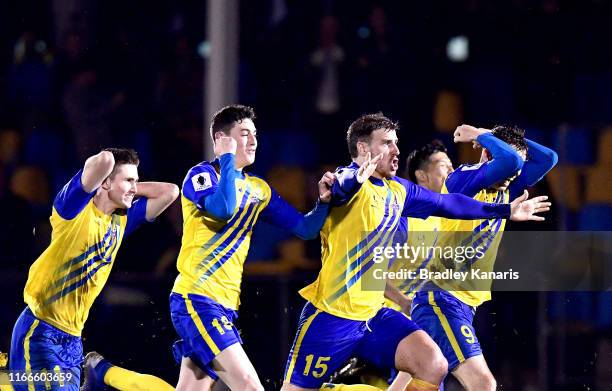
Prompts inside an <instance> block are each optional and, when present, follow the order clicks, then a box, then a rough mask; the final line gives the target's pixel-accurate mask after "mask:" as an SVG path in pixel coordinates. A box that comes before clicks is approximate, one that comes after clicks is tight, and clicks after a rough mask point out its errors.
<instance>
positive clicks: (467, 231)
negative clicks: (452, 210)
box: [434, 163, 510, 307]
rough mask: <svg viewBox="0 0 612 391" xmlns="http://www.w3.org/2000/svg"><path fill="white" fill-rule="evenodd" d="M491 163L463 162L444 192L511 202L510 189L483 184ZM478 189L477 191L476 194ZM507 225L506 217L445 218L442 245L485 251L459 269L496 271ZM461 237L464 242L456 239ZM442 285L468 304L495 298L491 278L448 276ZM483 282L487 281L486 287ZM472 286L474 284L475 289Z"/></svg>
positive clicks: (476, 304)
mask: <svg viewBox="0 0 612 391" xmlns="http://www.w3.org/2000/svg"><path fill="white" fill-rule="evenodd" d="M487 165H488V163H479V164H472V165H462V166H460V167H459V168H458V169H457V170H455V171H454V172H453V173H451V174H450V175H449V177H448V178H447V180H446V181H445V183H444V186H443V187H442V193H443V194H447V193H462V194H465V195H468V196H471V197H473V198H474V199H475V200H478V201H482V202H488V203H496V204H505V203H509V202H510V191H509V190H504V191H498V190H492V189H487V188H483V185H482V184H483V183H487V179H486V178H485V176H486V171H487V168H488V167H487ZM474 193H475V194H474ZM505 226H506V220H505V219H503V218H496V219H481V220H450V219H442V223H441V232H443V234H442V238H441V241H440V245H441V246H447V245H448V246H452V247H455V246H457V245H461V246H464V247H472V248H474V249H476V248H480V249H481V251H482V253H483V255H481V256H474V257H472V258H468V259H466V260H465V261H464V262H463V263H460V264H457V265H455V267H456V268H457V270H459V271H466V270H467V271H469V270H472V269H479V271H480V272H492V271H493V268H494V266H495V259H496V257H497V250H498V248H499V243H500V241H501V237H502V234H503V231H504V228H505ZM457 240H461V243H456V241H457ZM434 283H435V284H436V285H438V286H439V287H440V288H442V289H444V290H446V291H448V292H449V293H450V294H452V295H453V296H455V297H456V298H457V299H459V300H461V301H462V302H464V303H465V304H467V305H469V306H472V307H476V306H479V305H480V304H482V303H484V302H485V301H488V300H490V299H491V291H490V283H491V280H486V281H482V280H477V279H472V278H468V279H466V280H465V281H459V280H452V279H445V280H437V281H434ZM483 284H487V285H488V287H485V286H484V285H483ZM470 288H473V290H471V289H470Z"/></svg>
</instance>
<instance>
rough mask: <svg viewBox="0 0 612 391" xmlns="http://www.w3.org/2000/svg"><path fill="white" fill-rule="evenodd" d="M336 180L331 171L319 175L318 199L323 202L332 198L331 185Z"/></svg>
mask: <svg viewBox="0 0 612 391" xmlns="http://www.w3.org/2000/svg"><path fill="white" fill-rule="evenodd" d="M335 181H336V176H335V175H334V174H332V173H331V172H329V171H327V172H326V173H325V174H323V176H322V177H321V180H320V181H319V200H321V202H324V203H328V202H330V201H331V198H332V186H333V185H334V182H335Z"/></svg>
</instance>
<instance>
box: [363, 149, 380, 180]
mask: <svg viewBox="0 0 612 391" xmlns="http://www.w3.org/2000/svg"><path fill="white" fill-rule="evenodd" d="M382 156H383V154H382V153H380V154H378V155H377V156H375V157H374V158H373V159H372V155H371V154H370V152H368V154H367V155H366V158H365V161H364V162H363V164H362V165H361V167H359V170H358V171H357V182H359V183H364V182H365V181H366V180H367V179H368V178H369V177H370V175H372V174H373V173H374V171H376V166H377V165H378V162H379V161H380V159H382Z"/></svg>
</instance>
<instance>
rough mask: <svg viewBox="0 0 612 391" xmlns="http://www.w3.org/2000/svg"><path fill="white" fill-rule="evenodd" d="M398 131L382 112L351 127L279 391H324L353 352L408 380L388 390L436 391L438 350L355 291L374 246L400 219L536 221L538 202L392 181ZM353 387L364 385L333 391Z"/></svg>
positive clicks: (376, 298)
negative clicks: (347, 158)
mask: <svg viewBox="0 0 612 391" xmlns="http://www.w3.org/2000/svg"><path fill="white" fill-rule="evenodd" d="M397 129H398V126H397V124H396V123H394V122H392V121H391V120H389V119H388V118H386V117H385V116H383V115H382V114H370V115H364V116H362V117H360V118H358V119H357V120H356V121H354V122H353V123H352V124H351V126H350V127H349V129H348V133H347V142H348V147H349V152H350V154H351V157H352V159H353V162H352V163H351V164H350V165H349V166H347V167H341V168H340V169H338V170H337V172H336V176H337V180H336V182H335V183H334V185H333V192H332V204H333V208H332V209H331V211H330V214H329V217H328V218H327V219H326V221H325V224H324V226H323V229H322V231H321V242H322V258H323V259H322V260H323V266H322V269H321V271H320V273H319V276H318V277H317V280H316V281H315V282H314V283H312V284H311V285H309V286H307V287H306V288H304V289H302V290H301V291H300V293H301V295H302V296H303V297H304V298H305V299H306V300H307V303H306V305H305V306H304V309H303V311H302V314H301V317H300V322H299V327H298V330H297V334H296V338H295V340H294V343H293V346H292V349H291V352H290V354H289V358H288V360H287V364H286V369H285V377H284V384H283V390H285V391H289V390H317V389H320V388H321V389H323V387H326V386H323V387H321V386H322V385H323V381H324V380H323V379H324V378H325V376H326V375H327V376H329V375H330V374H331V373H332V372H334V371H335V370H336V369H337V368H338V367H339V366H340V365H342V364H343V363H344V362H345V361H346V360H347V359H348V358H349V357H350V356H351V355H353V354H355V355H357V356H358V357H362V358H364V359H366V360H367V361H369V362H371V363H373V364H375V365H377V366H380V367H383V368H385V367H386V368H391V367H395V368H397V369H399V370H401V371H406V372H408V373H411V374H413V375H414V378H413V379H412V380H411V381H410V383H409V384H408V385H407V386H406V388H404V386H403V385H402V386H401V388H399V386H397V385H396V384H392V385H391V388H389V389H390V390H398V389H405V390H409V391H410V390H437V389H438V384H440V382H441V380H442V379H443V378H444V376H445V375H446V372H447V363H446V360H445V359H444V357H443V356H442V352H441V351H440V349H439V348H438V346H437V345H436V344H435V343H434V342H433V341H432V340H431V338H429V336H428V335H427V334H426V333H425V332H424V331H422V330H420V329H419V327H418V326H416V324H414V322H412V321H411V320H409V319H408V318H407V317H406V316H404V315H403V314H401V313H400V312H398V311H395V310H393V309H389V308H382V306H383V302H384V295H383V292H382V290H379V291H368V290H364V289H361V287H360V284H359V282H360V280H361V278H362V277H363V276H364V275H365V274H366V273H367V272H368V270H369V269H370V268H372V266H373V265H374V264H375V262H374V260H373V248H374V247H377V246H385V245H387V244H388V243H389V242H390V240H391V236H392V235H393V233H394V232H395V230H396V229H397V226H398V223H399V219H400V217H401V216H406V217H407V216H411V217H421V218H425V217H427V216H430V215H439V216H442V217H449V218H463V219H465V218H499V217H503V218H508V217H510V218H511V219H514V220H533V219H536V216H534V215H533V214H534V212H535V211H536V210H538V209H539V208H540V207H541V200H540V199H538V198H536V199H533V200H529V201H525V198H526V197H521V198H519V199H517V200H515V201H513V202H512V203H511V204H485V203H481V202H477V201H475V200H472V199H470V198H469V197H466V196H463V195H460V194H447V195H441V194H436V193H433V192H431V191H428V190H426V189H424V188H422V187H419V186H417V185H415V184H413V183H411V182H409V181H406V180H402V179H400V178H396V177H395V173H396V171H397V168H398V161H399V160H398V155H399V149H398V147H397V141H398V139H397V135H396V131H397ZM371 156H375V157H374V158H371ZM364 233H365V234H364ZM364 236H365V237H364ZM359 387H363V386H360V385H357V386H341V388H340V387H338V388H337V389H340V390H344V389H346V390H349V389H351V390H358V389H360V388H359Z"/></svg>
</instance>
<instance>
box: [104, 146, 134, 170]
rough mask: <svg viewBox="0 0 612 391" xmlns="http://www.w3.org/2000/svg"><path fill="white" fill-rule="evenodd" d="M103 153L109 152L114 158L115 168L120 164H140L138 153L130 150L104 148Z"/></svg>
mask: <svg viewBox="0 0 612 391" xmlns="http://www.w3.org/2000/svg"><path fill="white" fill-rule="evenodd" d="M103 150H104V151H108V152H111V153H112V154H113V157H114V158H115V166H119V165H121V164H134V165H136V166H137V165H138V164H140V159H138V153H137V152H136V151H134V150H133V149H131V148H104V149H103Z"/></svg>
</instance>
